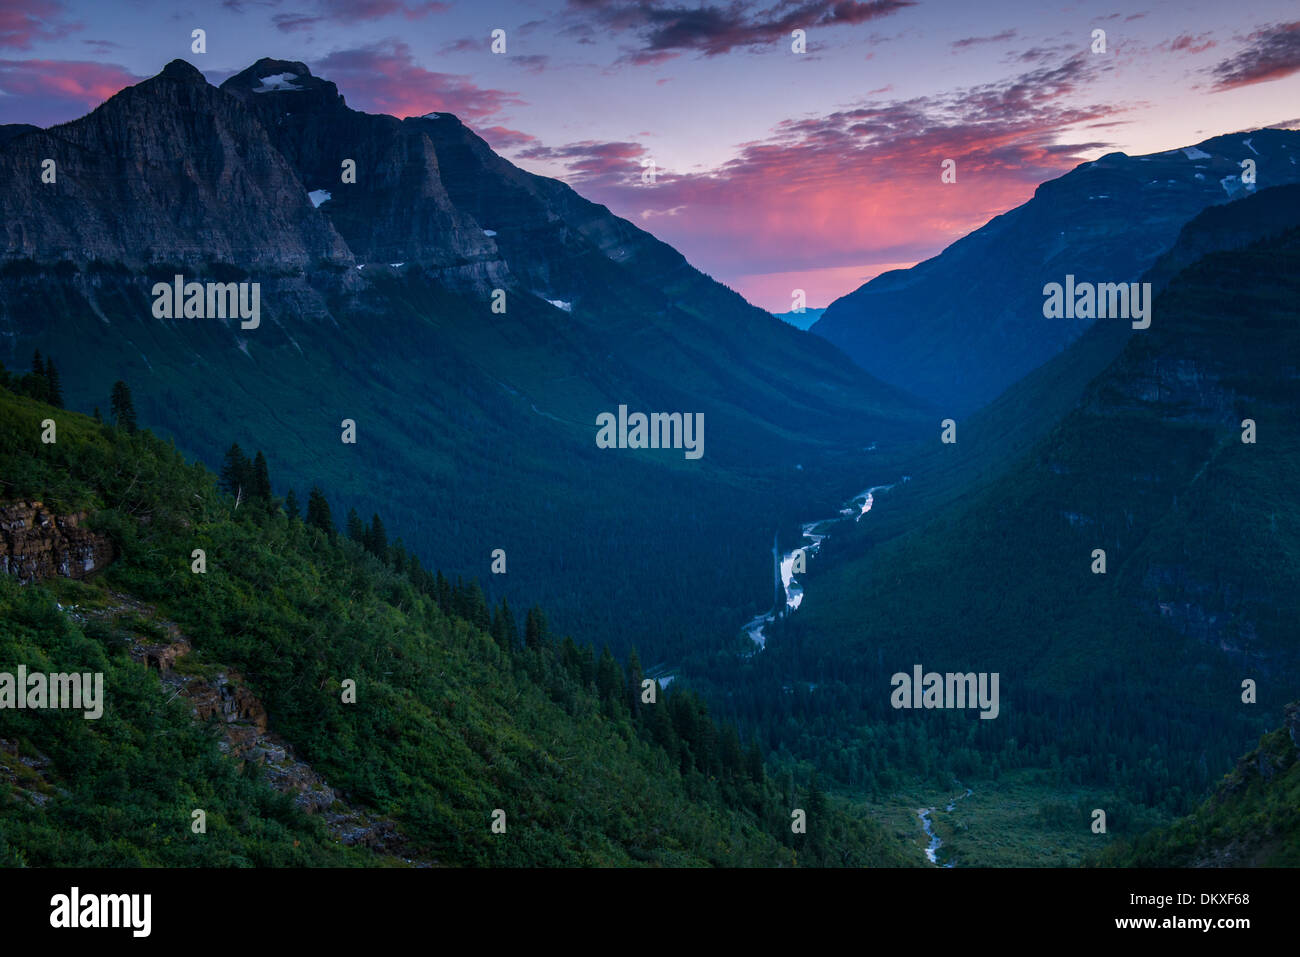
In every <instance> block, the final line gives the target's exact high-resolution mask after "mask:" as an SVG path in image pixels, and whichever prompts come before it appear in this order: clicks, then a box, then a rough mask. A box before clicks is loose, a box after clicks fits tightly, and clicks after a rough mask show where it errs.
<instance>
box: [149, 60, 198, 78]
mask: <svg viewBox="0 0 1300 957" xmlns="http://www.w3.org/2000/svg"><path fill="white" fill-rule="evenodd" d="M158 75H159V76H160V77H164V78H166V79H168V80H176V81H177V82H180V83H207V82H208V81H207V78H206V77H204V75H203V74H202V73H200V72H199V70H198V69H197V68H196V67H195V66H194V65H193V64H192V63H189V62H187V61H185V60H172V62H171V63H168V64H167V65H166V66H165V67H163V68H162V72H161V73H159V74H158Z"/></svg>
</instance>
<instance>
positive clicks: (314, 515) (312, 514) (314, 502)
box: [307, 485, 334, 535]
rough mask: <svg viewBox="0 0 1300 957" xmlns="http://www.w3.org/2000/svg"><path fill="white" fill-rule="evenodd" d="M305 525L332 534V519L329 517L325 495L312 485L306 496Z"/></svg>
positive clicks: (328, 507) (328, 505)
mask: <svg viewBox="0 0 1300 957" xmlns="http://www.w3.org/2000/svg"><path fill="white" fill-rule="evenodd" d="M307 524H308V525H310V526H311V527H312V528H319V529H320V530H321V531H322V532H326V533H328V534H330V535H333V534H334V519H333V517H332V516H331V515H330V503H329V502H327V501H325V493H324V492H322V491H321V490H320V488H319V487H317V486H315V485H313V486H312V487H311V493H310V494H309V495H308V496H307Z"/></svg>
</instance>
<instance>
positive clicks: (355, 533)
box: [344, 508, 366, 545]
mask: <svg viewBox="0 0 1300 957" xmlns="http://www.w3.org/2000/svg"><path fill="white" fill-rule="evenodd" d="M344 529H345V530H346V532H347V536H348V538H350V539H352V541H354V542H356V543H357V544H358V545H365V544H366V523H365V522H363V521H361V516H360V515H358V514H357V510H356V509H355V508H350V509H348V519H347V523H346V524H345V525H344Z"/></svg>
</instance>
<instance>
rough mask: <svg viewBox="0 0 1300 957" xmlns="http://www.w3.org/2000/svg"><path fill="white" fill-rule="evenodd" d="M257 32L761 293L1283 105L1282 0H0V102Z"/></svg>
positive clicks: (1287, 85) (924, 251) (54, 99)
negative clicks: (458, 126)
mask: <svg viewBox="0 0 1300 957" xmlns="http://www.w3.org/2000/svg"><path fill="white" fill-rule="evenodd" d="M195 29H202V30H204V31H205V34H206V37H205V39H206V51H205V52H202V53H196V52H193V50H192V43H193V40H192V32H193V31H194V30H195ZM495 30H502V31H504V46H505V49H504V51H503V52H493V49H492V45H493V38H492V34H493V31H495ZM1098 30H1101V31H1104V51H1103V50H1102V49H1100V44H1099V43H1098V41H1097V39H1096V35H1095V31H1098ZM796 31H802V32H801V33H800V34H796ZM498 46H499V44H498ZM800 47H802V49H799V48H800ZM264 56H270V57H275V58H277V59H282V60H300V61H303V62H305V63H306V64H307V65H308V66H309V67H310V68H311V70H312V72H313V73H315V74H316V75H317V76H322V77H324V78H326V79H328V80H332V81H333V82H335V83H336V84H337V85H338V87H339V91H340V92H341V93H342V94H343V95H344V96H345V97H346V99H347V102H348V105H349V106H351V107H353V108H354V109H361V110H366V111H368V112H375V113H391V114H393V115H396V116H415V115H422V114H424V113H429V112H435V111H436V112H450V113H455V114H456V115H458V116H459V117H460V118H461V119H462V120H463V121H464V122H465V123H467V124H468V125H469V126H470V127H471V128H473V129H475V130H476V131H477V132H478V133H479V134H480V135H481V136H483V137H484V138H485V139H486V140H487V141H488V142H489V143H491V144H492V146H493V147H494V148H495V149H497V150H498V151H499V152H501V153H502V154H503V155H504V156H506V157H507V158H509V159H510V160H512V161H513V162H515V163H517V164H518V165H520V166H522V167H524V168H525V169H528V170H530V171H532V172H535V173H540V174H543V175H547V176H555V177H558V178H560V179H563V180H565V181H566V182H568V183H569V184H570V185H571V186H573V187H574V189H576V190H577V191H578V192H579V193H581V194H582V195H584V196H586V197H587V198H589V199H592V200H594V201H596V202H599V203H603V204H605V205H606V206H608V207H609V208H610V209H611V210H613V211H614V212H615V213H617V214H618V215H620V216H623V217H626V218H627V219H629V220H631V221H633V222H634V223H636V224H637V225H638V226H640V227H641V228H643V229H646V230H648V231H649V232H651V233H653V234H654V235H656V236H658V237H659V238H660V239H663V240H664V241H665V242H668V243H670V244H672V245H673V246H675V247H676V248H677V249H678V250H680V251H681V252H682V253H683V254H684V255H685V256H686V258H687V259H688V260H690V261H691V263H692V264H693V265H695V266H697V267H698V268H700V269H702V270H703V271H705V272H707V273H708V274H709V275H711V276H713V277H714V278H715V279H718V280H719V281H721V282H724V283H726V284H727V285H728V286H730V287H732V288H733V289H736V290H737V291H738V292H740V293H742V294H743V295H744V296H746V298H748V299H749V300H750V301H751V302H754V303H755V304H757V305H760V306H762V307H764V308H766V309H770V310H772V311H773V312H783V311H787V310H789V309H790V307H791V305H792V302H793V297H794V291H795V290H796V289H802V290H804V292H805V296H806V302H807V305H809V306H825V305H827V304H828V303H829V302H830V301H831V300H832V299H834V298H836V297H837V296H841V295H844V294H846V293H848V292H851V291H852V290H853V289H856V288H857V287H858V286H860V285H861V284H862V283H863V282H865V281H867V280H868V279H870V278H872V277H873V276H875V275H878V274H879V273H881V272H883V271H885V270H888V269H893V268H901V267H906V266H909V265H912V264H914V263H916V262H918V261H920V260H923V259H926V258H929V257H930V256H933V255H935V254H937V253H938V252H940V251H941V250H942V249H943V248H944V247H946V246H947V245H949V244H950V243H952V242H954V241H955V240H957V239H959V238H960V237H961V236H963V235H965V234H966V233H968V232H970V231H971V230H973V229H976V228H978V227H979V226H981V225H983V224H984V223H985V222H987V221H988V220H989V219H991V218H993V217H994V216H996V215H998V214H1000V213H1003V212H1005V211H1006V210H1008V209H1011V208H1013V207H1015V206H1017V205H1019V204H1020V203H1023V202H1024V201H1026V200H1027V199H1029V198H1030V197H1031V196H1032V195H1033V191H1034V188H1035V187H1036V186H1037V185H1038V184H1039V183H1041V182H1043V181H1045V180H1047V179H1051V178H1054V177H1055V176H1058V175H1060V174H1062V173H1064V172H1067V171H1068V170H1070V169H1072V168H1073V167H1074V166H1076V165H1078V164H1079V163H1080V162H1084V161H1087V160H1091V159H1095V158H1097V157H1098V156H1101V155H1103V154H1105V153H1110V152H1114V151H1117V150H1119V151H1123V152H1126V153H1130V154H1140V153H1151V152H1158V151H1161V150H1166V149H1173V148H1176V147H1180V146H1187V145H1191V144H1193V143H1196V142H1199V141H1200V140H1204V139H1206V138H1208V137H1210V136H1215V135H1219V134H1222V133H1230V132H1235V131H1238V130H1244V129H1253V128H1256V127H1261V126H1287V127H1294V128H1300V4H1298V3H1296V0H1239V2H1235V3H1224V2H1222V0H1219V2H1213V3H1211V2H1204V0H1171V2H1136V3H1127V4H1121V3H1115V2H1088V3H1053V2H1051V0H1024V2H1021V0H983V2H979V3H974V2H968V0H777V2H768V0H760V2H748V0H727V2H714V0H610V2H607V0H512V2H500V0H472V2H459V0H445V2H444V0H433V2H427V0H426V2H418V0H410V2H407V0H293V2H289V0H224V2H220V0H212V2H203V3H187V2H186V0H165V2H159V0H4V6H3V8H0V123H34V124H37V125H39V126H49V125H51V124H54V123H60V122H64V121H66V120H70V119H74V118H76V117H78V116H81V115H83V114H85V113H87V112H89V111H90V110H91V109H93V108H94V107H96V106H98V105H99V104H100V103H101V102H103V101H104V100H105V99H106V98H108V97H109V96H111V95H113V94H114V93H116V92H117V91H118V90H120V89H122V88H123V87H125V86H129V85H131V84H133V83H136V82H139V81H140V80H142V79H144V78H146V77H148V76H152V75H154V74H156V73H157V72H158V71H160V70H161V69H162V67H163V66H164V65H166V64H167V63H168V62H169V61H171V60H173V59H176V58H181V59H185V60H187V61H189V62H190V63H192V64H194V65H195V66H196V67H198V68H199V69H200V70H202V71H203V73H204V75H205V76H206V77H207V78H208V80H209V81H210V82H212V83H220V82H221V81H222V80H224V79H225V78H226V77H228V76H230V75H232V74H233V73H236V72H239V71H240V70H242V69H244V68H245V67H247V66H248V65H249V64H251V63H253V62H254V61H255V60H258V59H260V58H261V57H264ZM945 160H952V161H953V162H954V164H955V166H954V167H953V169H954V170H955V180H956V181H955V182H949V183H945V182H943V181H942V175H941V174H942V172H943V163H944V161H945ZM650 164H653V165H650Z"/></svg>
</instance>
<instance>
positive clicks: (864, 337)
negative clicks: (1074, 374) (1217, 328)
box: [812, 130, 1300, 415]
mask: <svg viewBox="0 0 1300 957" xmlns="http://www.w3.org/2000/svg"><path fill="white" fill-rule="evenodd" d="M1244 160H1251V161H1253V162H1254V163H1255V175H1256V183H1255V184H1246V183H1243V182H1242V175H1243V169H1242V166H1241V163H1242V161H1244ZM1298 180H1300V132H1296V131H1287V130H1254V131H1251V132H1247V133H1234V134H1231V135H1227V136H1217V137H1214V138H1213V139H1209V140H1206V141H1205V142H1203V143H1198V144H1197V145H1196V146H1191V147H1186V148H1184V149H1178V150H1169V151H1167V152H1164V153H1157V154H1153V155H1150V156H1127V155H1125V154H1124V153H1111V154H1108V155H1106V156H1103V157H1102V158H1100V159H1098V160H1096V161H1095V162H1091V163H1084V164H1083V165H1081V166H1079V167H1077V168H1075V169H1074V170H1072V171H1071V172H1069V173H1067V174H1066V175H1064V176H1062V177H1060V178H1058V179H1055V180H1051V181H1049V182H1047V183H1044V184H1043V185H1041V186H1039V187H1038V189H1037V190H1035V192H1034V197H1033V199H1031V200H1030V201H1029V202H1027V203H1025V204H1024V205H1022V206H1019V207H1017V208H1016V209H1013V210H1011V211H1010V212H1008V213H1005V214H1003V215H1001V216H998V217H996V218H995V219H993V220H992V221H990V222H989V223H988V224H987V225H985V226H984V227H982V228H981V229H978V230H976V231H975V232H973V233H971V234H970V235H969V236H966V237H964V238H962V239H960V240H958V241H957V242H955V243H953V244H952V245H951V246H949V247H948V248H947V249H945V250H944V251H943V252H942V253H940V254H939V255H938V256H936V257H934V258H933V259H929V260H926V261H925V262H923V263H920V264H918V265H916V266H914V267H912V268H911V269H907V270H894V271H892V272H887V273H884V274H882V275H880V276H877V277H876V278H875V279H873V280H872V281H871V282H869V283H867V284H866V285H864V286H862V287H861V288H859V289H857V290H856V291H854V292H852V293H849V294H848V295H847V296H844V297H842V298H840V299H837V300H836V301H835V302H833V303H831V305H830V306H829V307H828V308H827V310H826V314H825V315H824V316H823V317H822V319H821V320H820V321H818V322H817V323H816V324H815V325H814V326H813V327H812V331H813V332H814V333H816V334H817V335H820V336H824V337H825V338H826V339H828V340H829V341H831V342H833V343H835V344H836V345H838V346H839V347H840V348H842V349H843V350H844V351H845V352H847V353H848V354H849V355H850V356H851V357H852V358H853V359H854V361H856V362H857V363H858V364H859V365H861V366H862V368H864V369H866V370H867V371H869V372H871V373H872V375H875V376H877V377H879V378H881V379H883V380H884V381H886V382H890V383H893V384H894V385H897V386H899V387H900V388H903V389H906V390H908V391H910V392H912V393H913V394H915V395H918V396H920V397H922V398H923V399H926V400H928V401H929V402H931V403H932V404H933V405H934V406H935V407H936V408H938V409H940V410H942V411H943V412H944V414H945V415H957V414H961V413H966V412H969V411H971V410H973V409H976V408H978V407H979V406H981V405H984V404H985V403H987V402H989V401H990V400H992V399H993V398H994V397H995V396H997V395H998V394H999V393H1000V392H1002V391H1003V390H1004V389H1005V388H1007V387H1008V386H1009V385H1011V384H1012V383H1013V382H1015V381H1016V380H1017V379H1020V378H1021V377H1022V376H1024V375H1025V374H1026V373H1028V372H1029V371H1030V370H1031V369H1034V368H1036V367H1037V366H1039V365H1041V364H1042V363H1044V362H1045V361H1047V360H1048V359H1049V358H1051V357H1052V356H1053V355H1055V354H1056V353H1058V352H1060V351H1061V349H1063V348H1064V347H1065V346H1066V345H1068V344H1069V343H1070V342H1072V341H1073V340H1074V339H1076V338H1077V337H1078V336H1080V335H1081V334H1082V333H1083V332H1084V331H1085V330H1086V329H1087V328H1088V325H1089V320H1086V319H1046V318H1044V316H1043V311H1042V310H1043V286H1044V285H1045V284H1046V283H1049V282H1057V283H1064V282H1065V277H1066V275H1067V274H1071V275H1074V276H1075V277H1076V279H1077V280H1078V281H1080V282H1084V281H1086V282H1130V281H1134V280H1136V279H1137V278H1138V277H1139V276H1140V275H1141V274H1142V273H1143V272H1144V271H1145V270H1146V269H1147V268H1148V267H1150V266H1151V265H1152V264H1153V263H1154V262H1155V260H1156V258H1157V257H1158V256H1160V255H1161V254H1162V253H1163V252H1164V251H1165V250H1167V249H1168V248H1169V246H1170V245H1171V244H1172V243H1173V241H1174V240H1175V238H1176V237H1177V236H1178V232H1179V229H1180V228H1181V227H1182V225H1183V224H1184V223H1186V222H1187V221H1188V220H1190V219H1191V218H1192V217H1193V216H1195V215H1196V214H1197V213H1198V212H1200V211H1201V210H1203V209H1205V208H1206V207H1207V206H1211V205H1215V204H1220V203H1225V202H1228V201H1230V200H1232V199H1238V198H1241V197H1242V196H1245V195H1246V194H1248V193H1250V192H1252V191H1253V190H1254V189H1255V188H1256V186H1257V187H1258V188H1259V189H1265V188H1267V187H1269V186H1278V185H1283V184H1286V183H1294V182H1296V181H1298ZM1155 321H1159V318H1158V317H1157V318H1156V320H1155Z"/></svg>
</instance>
